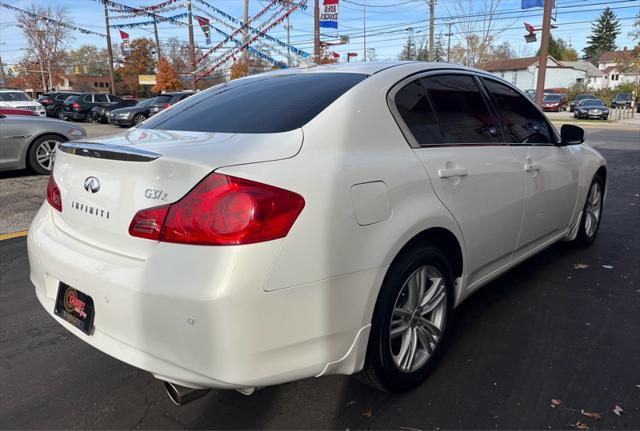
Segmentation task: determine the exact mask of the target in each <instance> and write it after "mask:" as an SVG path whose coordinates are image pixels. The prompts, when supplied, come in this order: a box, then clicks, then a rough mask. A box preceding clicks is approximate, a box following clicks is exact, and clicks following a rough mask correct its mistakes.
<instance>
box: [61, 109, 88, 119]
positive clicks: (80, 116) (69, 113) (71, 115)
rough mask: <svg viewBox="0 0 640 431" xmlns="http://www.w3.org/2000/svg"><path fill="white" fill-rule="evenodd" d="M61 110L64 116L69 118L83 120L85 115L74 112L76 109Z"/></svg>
mask: <svg viewBox="0 0 640 431" xmlns="http://www.w3.org/2000/svg"><path fill="white" fill-rule="evenodd" d="M63 112H64V115H65V117H67V119H71V120H84V119H85V117H86V114H85V113H82V112H76V111H63Z"/></svg>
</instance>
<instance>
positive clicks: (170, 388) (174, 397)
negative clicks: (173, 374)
mask: <svg viewBox="0 0 640 431" xmlns="http://www.w3.org/2000/svg"><path fill="white" fill-rule="evenodd" d="M164 390H165V392H166V393H167V395H168V396H169V399H170V400H171V402H172V403H173V404H175V405H177V406H183V405H185V404H187V403H190V402H191V401H195V400H197V399H198V398H202V397H204V396H205V395H207V394H208V393H209V391H210V389H190V388H185V387H183V386H178V385H175V384H173V383H169V382H164Z"/></svg>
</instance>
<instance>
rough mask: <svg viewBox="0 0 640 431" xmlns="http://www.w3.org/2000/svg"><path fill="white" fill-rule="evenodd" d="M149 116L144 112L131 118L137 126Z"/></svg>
mask: <svg viewBox="0 0 640 431" xmlns="http://www.w3.org/2000/svg"><path fill="white" fill-rule="evenodd" d="M146 119H147V118H146V117H145V116H144V114H136V115H134V116H133V118H132V119H131V124H132V125H133V126H137V125H138V124H140V123H142V122H143V121H144V120H146Z"/></svg>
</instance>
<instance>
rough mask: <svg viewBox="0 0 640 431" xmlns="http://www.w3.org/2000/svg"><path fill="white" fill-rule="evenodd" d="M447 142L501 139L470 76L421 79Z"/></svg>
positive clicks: (494, 140)
mask: <svg viewBox="0 0 640 431" xmlns="http://www.w3.org/2000/svg"><path fill="white" fill-rule="evenodd" d="M421 81H422V84H423V85H424V87H425V88H426V90H427V92H428V93H429V96H430V97H431V101H432V102H433V108H434V109H435V111H436V115H437V116H438V120H439V121H440V125H441V127H442V132H443V134H444V136H443V140H444V142H445V143H446V144H450V143H452V144H468V143H471V144H473V143H492V142H498V140H499V133H498V128H497V127H496V125H495V124H494V119H493V117H492V116H491V112H490V111H489V108H488V107H487V105H486V103H485V101H484V98H483V97H482V93H480V89H479V88H478V86H477V85H476V82H475V80H474V79H473V77H472V76H469V75H438V76H430V77H427V78H422V80H421Z"/></svg>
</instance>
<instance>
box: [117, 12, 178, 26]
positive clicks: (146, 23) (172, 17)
mask: <svg viewBox="0 0 640 431" xmlns="http://www.w3.org/2000/svg"><path fill="white" fill-rule="evenodd" d="M188 15H189V14H188V13H187V12H184V13H180V14H178V15H173V16H170V17H166V18H164V17H163V18H160V17H158V19H156V20H154V21H142V22H130V23H128V24H112V25H109V28H135V27H146V26H149V25H153V23H154V22H155V23H160V22H165V21H170V22H171V24H175V25H177V26H178V27H186V26H187V24H185V23H183V22H181V21H177V20H178V19H180V18H186V17H187V16H188Z"/></svg>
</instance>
